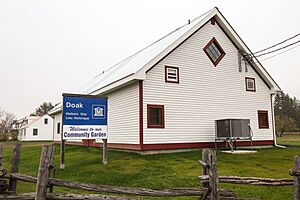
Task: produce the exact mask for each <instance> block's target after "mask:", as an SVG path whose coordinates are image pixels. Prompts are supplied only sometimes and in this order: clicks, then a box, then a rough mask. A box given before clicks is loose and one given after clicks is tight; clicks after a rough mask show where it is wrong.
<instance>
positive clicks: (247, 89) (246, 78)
mask: <svg viewBox="0 0 300 200" xmlns="http://www.w3.org/2000/svg"><path fill="white" fill-rule="evenodd" d="M248 79H250V80H253V81H254V89H253V90H251V89H249V88H248V84H247V80H248ZM245 84H246V91H249V92H256V84H255V78H250V77H245Z"/></svg>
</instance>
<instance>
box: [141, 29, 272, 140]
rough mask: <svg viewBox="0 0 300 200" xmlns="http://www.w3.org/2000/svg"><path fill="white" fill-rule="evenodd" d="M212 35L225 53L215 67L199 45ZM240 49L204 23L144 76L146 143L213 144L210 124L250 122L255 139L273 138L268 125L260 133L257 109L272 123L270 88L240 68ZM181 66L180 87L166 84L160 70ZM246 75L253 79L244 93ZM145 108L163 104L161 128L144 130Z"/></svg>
mask: <svg viewBox="0 0 300 200" xmlns="http://www.w3.org/2000/svg"><path fill="white" fill-rule="evenodd" d="M213 37H215V38H216V39H217V41H218V42H219V43H220V45H221V46H222V48H223V49H224V51H225V53H226V55H225V56H224V58H223V59H222V60H221V61H220V62H219V63H218V65H217V66H216V67H215V66H214V65H213V64H212V62H211V61H210V60H209V58H208V57H207V55H206V54H205V53H204V51H203V47H205V46H206V45H207V43H208V42H209V41H210V40H211V39H212V38H213ZM237 55H238V50H237V48H236V47H235V46H234V45H233V44H232V42H231V41H230V40H229V39H228V38H227V36H226V35H225V34H224V32H223V31H222V30H221V28H220V27H219V26H218V25H217V24H215V25H212V24H211V23H207V24H206V25H204V26H203V27H202V28H201V29H200V30H198V31H197V32H196V33H195V34H193V35H192V36H191V37H190V38H189V39H187V40H186V41H185V42H184V43H183V44H181V45H180V46H179V47H177V48H176V49H175V50H174V51H173V52H172V53H170V54H169V55H168V56H167V57H165V58H164V59H163V60H161V61H160V62H159V63H157V64H156V65H155V66H154V67H153V68H152V69H151V70H150V71H148V72H147V77H146V80H145V81H144V90H143V92H144V99H143V101H144V103H143V118H144V120H143V123H144V124H143V127H144V144H163V143H193V142H213V141H214V138H215V135H214V134H215V125H214V120H216V119H224V118H248V119H250V122H251V127H252V130H253V132H254V138H253V139H254V140H273V133H272V127H271V126H270V128H269V129H258V116H257V110H267V111H268V113H269V124H270V125H271V124H272V121H271V120H272V117H271V100H270V90H269V88H268V87H267V86H266V84H265V83H264V82H263V81H262V79H261V78H260V77H259V76H258V74H257V73H256V72H255V71H254V70H253V69H252V68H251V67H250V66H248V72H245V67H244V66H243V71H242V72H239V70H238V56H237ZM165 65H167V66H175V67H179V77H180V80H179V82H180V83H179V84H174V83H165V74H164V73H165V72H164V66H165ZM245 77H252V78H255V81H256V92H247V91H246V89H245ZM147 104H158V105H164V106H165V128H164V129H153V128H147Z"/></svg>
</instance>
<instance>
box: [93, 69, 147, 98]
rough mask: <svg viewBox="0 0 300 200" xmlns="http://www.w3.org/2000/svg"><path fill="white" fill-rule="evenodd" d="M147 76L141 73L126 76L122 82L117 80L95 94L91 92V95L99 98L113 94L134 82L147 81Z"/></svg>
mask: <svg viewBox="0 0 300 200" xmlns="http://www.w3.org/2000/svg"><path fill="white" fill-rule="evenodd" d="M145 79H146V76H145V74H141V73H135V74H134V73H133V74H130V75H129V76H126V77H124V78H122V79H120V80H117V81H115V82H113V83H111V84H109V85H106V86H105V87H102V88H99V89H97V90H95V91H93V92H90V93H89V95H97V96H104V95H106V94H108V93H110V92H113V91H115V90H118V89H120V88H122V87H125V86H127V85H129V84H131V83H133V82H136V81H138V80H145Z"/></svg>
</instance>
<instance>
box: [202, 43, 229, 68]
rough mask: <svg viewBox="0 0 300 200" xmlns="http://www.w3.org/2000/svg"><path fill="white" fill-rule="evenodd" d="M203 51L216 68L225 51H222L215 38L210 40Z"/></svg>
mask: <svg viewBox="0 0 300 200" xmlns="http://www.w3.org/2000/svg"><path fill="white" fill-rule="evenodd" d="M203 50H204V52H205V53H206V55H207V56H208V58H209V59H210V61H211V62H212V63H213V64H214V65H215V66H217V64H218V63H219V62H220V61H221V60H222V58H223V57H224V56H225V51H224V50H223V49H222V47H221V45H220V44H219V43H218V41H217V40H216V38H212V39H211V40H210V42H209V43H208V44H207V45H206V46H205V47H204V49H203Z"/></svg>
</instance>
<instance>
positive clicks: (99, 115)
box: [60, 94, 107, 169]
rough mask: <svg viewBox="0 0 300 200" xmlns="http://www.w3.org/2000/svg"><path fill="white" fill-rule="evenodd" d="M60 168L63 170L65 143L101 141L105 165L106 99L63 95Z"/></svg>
mask: <svg viewBox="0 0 300 200" xmlns="http://www.w3.org/2000/svg"><path fill="white" fill-rule="evenodd" d="M62 110H63V114H62V124H63V128H62V135H61V159H60V168H61V169H63V168H64V157H65V156H64V149H65V145H64V143H65V141H66V140H70V139H79V140H82V139H88V140H89V139H102V140H103V163H104V164H107V149H106V148H107V99H106V98H98V97H96V96H92V95H77V94H63V108H62Z"/></svg>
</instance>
